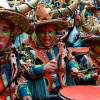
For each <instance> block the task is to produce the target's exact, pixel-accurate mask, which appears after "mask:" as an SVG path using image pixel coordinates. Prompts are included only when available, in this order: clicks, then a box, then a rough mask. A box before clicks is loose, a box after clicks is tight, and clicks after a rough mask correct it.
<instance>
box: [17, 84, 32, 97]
mask: <svg viewBox="0 0 100 100" xmlns="http://www.w3.org/2000/svg"><path fill="white" fill-rule="evenodd" d="M18 90H19V93H20V98H23V97H24V96H32V95H31V92H30V90H29V88H28V86H27V85H25V84H21V85H19V87H18Z"/></svg>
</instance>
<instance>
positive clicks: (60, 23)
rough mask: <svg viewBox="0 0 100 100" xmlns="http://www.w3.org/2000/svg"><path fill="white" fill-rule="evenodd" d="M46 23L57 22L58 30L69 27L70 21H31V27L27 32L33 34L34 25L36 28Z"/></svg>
mask: <svg viewBox="0 0 100 100" xmlns="http://www.w3.org/2000/svg"><path fill="white" fill-rule="evenodd" d="M46 24H55V25H56V26H57V31H59V30H61V29H65V28H67V27H68V22H67V21H64V20H61V19H50V20H41V21H38V22H35V23H30V24H29V28H28V30H27V31H26V33H28V34H32V33H33V32H34V26H35V27H36V28H38V27H40V26H42V25H46Z"/></svg>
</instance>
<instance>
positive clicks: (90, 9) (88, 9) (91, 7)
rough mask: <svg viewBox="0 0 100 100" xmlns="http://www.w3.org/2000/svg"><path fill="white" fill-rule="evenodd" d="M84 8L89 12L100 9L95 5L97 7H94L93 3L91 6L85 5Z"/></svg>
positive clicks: (95, 11)
mask: <svg viewBox="0 0 100 100" xmlns="http://www.w3.org/2000/svg"><path fill="white" fill-rule="evenodd" d="M86 10H87V11H88V12H90V13H97V10H98V11H100V7H97V9H96V8H95V6H94V5H92V6H87V7H86Z"/></svg>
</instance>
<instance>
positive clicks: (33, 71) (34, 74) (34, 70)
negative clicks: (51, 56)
mask: <svg viewBox="0 0 100 100" xmlns="http://www.w3.org/2000/svg"><path fill="white" fill-rule="evenodd" d="M43 67H44V65H34V66H32V67H30V68H29V72H28V74H29V75H30V76H31V78H32V79H37V78H41V77H43V76H44V74H43Z"/></svg>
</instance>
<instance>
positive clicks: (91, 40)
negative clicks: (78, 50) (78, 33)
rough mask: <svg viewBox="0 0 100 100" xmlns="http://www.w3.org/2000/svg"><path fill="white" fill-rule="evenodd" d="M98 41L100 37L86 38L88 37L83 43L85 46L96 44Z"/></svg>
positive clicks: (84, 38)
mask: <svg viewBox="0 0 100 100" xmlns="http://www.w3.org/2000/svg"><path fill="white" fill-rule="evenodd" d="M81 38H82V37H81ZM98 40H100V36H86V37H83V39H82V41H81V42H82V43H83V44H90V43H91V42H96V41H98Z"/></svg>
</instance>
